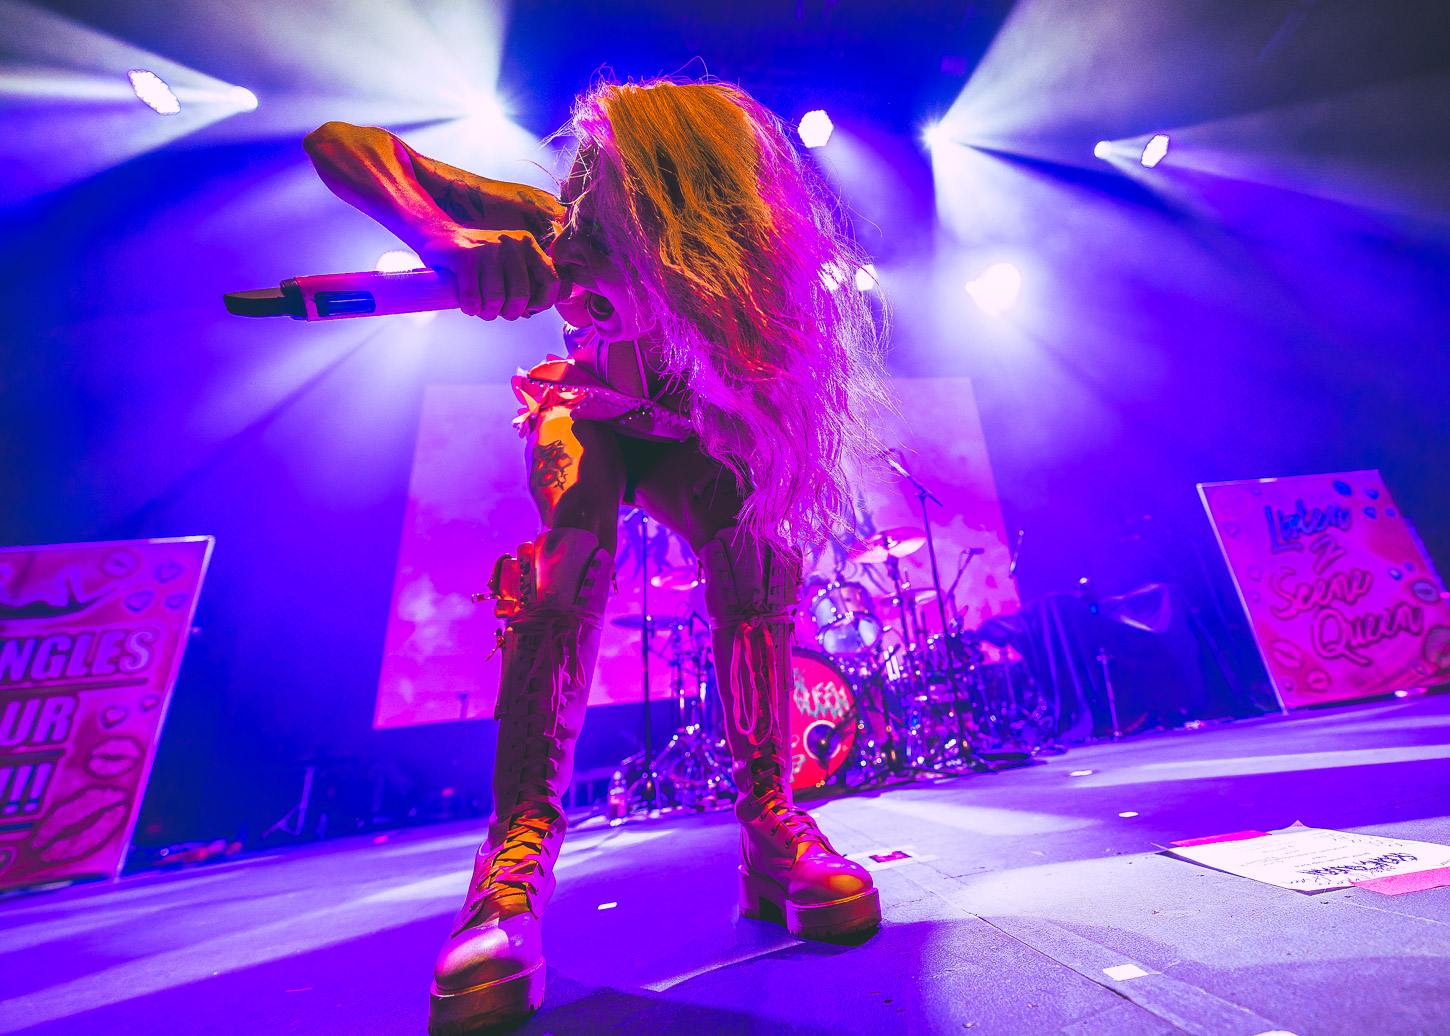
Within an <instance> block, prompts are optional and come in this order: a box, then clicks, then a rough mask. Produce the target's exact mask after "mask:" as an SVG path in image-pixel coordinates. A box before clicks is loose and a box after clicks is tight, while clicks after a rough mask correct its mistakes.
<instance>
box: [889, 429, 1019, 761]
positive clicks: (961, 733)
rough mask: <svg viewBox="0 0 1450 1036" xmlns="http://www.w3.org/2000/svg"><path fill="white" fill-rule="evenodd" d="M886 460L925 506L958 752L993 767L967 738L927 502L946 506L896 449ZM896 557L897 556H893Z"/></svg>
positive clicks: (923, 516)
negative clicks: (901, 459) (918, 477)
mask: <svg viewBox="0 0 1450 1036" xmlns="http://www.w3.org/2000/svg"><path fill="white" fill-rule="evenodd" d="M883 456H884V457H885V458H886V463H887V464H889V465H890V466H891V470H893V471H895V472H896V473H897V474H898V475H900V476H901V477H902V478H904V479H906V481H908V482H910V483H911V484H912V486H913V487H914V488H915V489H916V500H917V503H918V504H920V506H921V527H922V529H924V530H925V531H926V554H927V557H928V558H929V559H930V561H931V585H932V587H933V588H934V589H935V590H936V607H937V614H938V615H939V616H940V617H941V633H942V643H943V644H944V645H945V646H946V652H947V681H948V683H950V685H951V689H952V701H953V703H954V705H955V709H956V714H957V755H958V758H959V759H960V760H961V761H962V762H964V763H965V764H966V765H967V766H968V767H969V768H970V769H972V770H977V771H983V770H988V771H990V770H992V769H994V767H993V766H992V764H991V763H989V762H988V761H987V760H985V759H983V758H982V757H981V756H979V755H978V754H977V753H976V752H975V751H974V750H973V749H972V748H971V746H970V745H969V744H968V742H967V724H966V719H965V717H964V716H963V710H962V687H961V684H960V683H959V682H958V680H957V650H956V643H955V641H954V639H953V637H952V635H951V629H950V628H949V627H948V626H947V605H946V600H945V597H944V595H943V593H942V585H941V572H940V571H939V570H938V568H937V564H936V541H935V538H934V537H933V536H932V531H931V514H930V512H929V511H928V509H927V506H926V502H927V501H928V500H930V501H931V502H932V503H934V504H936V505H937V506H938V507H944V506H946V505H944V504H943V503H942V502H941V501H940V500H938V499H937V498H936V496H935V495H933V493H932V492H931V490H929V489H927V488H926V486H924V485H922V484H921V482H919V481H918V480H917V478H916V476H915V475H913V474H912V473H911V472H910V471H908V470H907V468H906V465H905V464H903V463H902V462H901V461H900V460H899V459H898V458H897V456H896V453H895V451H893V450H887V451H886V453H885V454H884V455H883ZM892 560H893V561H894V560H895V559H894V558H893V559H892Z"/></svg>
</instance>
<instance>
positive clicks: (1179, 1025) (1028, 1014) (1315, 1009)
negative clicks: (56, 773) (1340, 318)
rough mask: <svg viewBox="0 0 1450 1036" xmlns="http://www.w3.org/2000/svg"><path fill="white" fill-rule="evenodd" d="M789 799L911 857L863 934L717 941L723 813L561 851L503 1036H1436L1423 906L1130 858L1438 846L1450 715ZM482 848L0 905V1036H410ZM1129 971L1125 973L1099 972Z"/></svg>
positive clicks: (1361, 709)
mask: <svg viewBox="0 0 1450 1036" xmlns="http://www.w3.org/2000/svg"><path fill="white" fill-rule="evenodd" d="M1073 770H1093V771H1094V773H1093V774H1092V775H1090V776H1086V777H1072V776H1070V775H1069V774H1070V771H1073ZM813 808H814V810H815V812H816V814H817V816H818V817H819V818H820V821H821V826H822V827H823V828H824V829H825V830H826V832H827V833H828V834H829V835H830V836H831V837H832V838H833V839H834V840H835V841H836V845H837V847H838V848H840V849H841V850H842V851H844V852H847V853H858V852H864V851H874V850H881V849H888V850H889V849H902V850H905V851H906V852H908V853H910V854H911V855H912V861H911V862H905V863H901V864H898V865H896V866H892V867H889V868H888V869H884V870H880V871H878V872H877V875H876V877H877V883H878V885H879V887H880V889H881V898H882V905H883V908H884V910H885V915H886V922H885V925H884V927H883V928H882V929H881V930H880V931H879V932H878V933H877V934H875V935H874V936H873V937H871V938H870V939H869V940H867V941H866V942H865V943H864V944H862V945H859V946H854V947H841V946H831V945H822V944H813V943H805V942H801V941H799V940H795V939H792V938H790V937H789V936H787V935H786V934H785V932H784V931H783V930H782V929H780V928H777V927H774V926H772V925H768V924H764V923H761V922H755V921H742V920H741V919H740V918H739V917H738V916H737V911H736V905H735V877H734V867H735V861H734V853H735V837H736V836H735V831H734V828H733V821H732V819H731V817H730V815H729V814H728V813H724V814H714V815H710V816H703V817H701V816H694V817H676V818H669V819H663V820H657V821H649V822H644V823H638V824H630V825H626V826H624V827H620V828H614V829H610V828H593V829H581V830H578V831H576V832H575V833H573V834H571V836H570V840H569V843H568V845H566V847H565V851H564V856H563V859H562V861H561V865H560V866H561V869H560V875H559V879H560V883H559V891H558V894H557V896H556V897H555V900H554V903H553V905H552V907H551V908H550V911H549V914H548V927H547V929H546V947H547V952H548V957H549V979H548V981H549V990H548V998H547V1000H546V1001H545V1005H544V1009H543V1011H541V1012H540V1013H539V1014H538V1015H537V1016H536V1017H535V1018H534V1019H533V1020H532V1021H531V1022H529V1023H528V1024H527V1025H526V1026H524V1028H523V1029H522V1030H521V1031H522V1032H524V1033H529V1034H545V1033H551V1034H554V1036H565V1034H570V1033H581V1034H582V1033H589V1034H599V1033H664V1032H668V1033H680V1034H690V1033H737V1032H738V1033H747V1032H748V1033H879V1032H912V1033H915V1032H920V1033H965V1032H971V1033H973V1034H976V1033H1004V1034H1019V1033H1069V1034H1073V1036H1099V1034H1101V1036H1140V1034H1149V1033H1168V1032H1176V1031H1180V1030H1181V1031H1185V1032H1190V1033H1213V1034H1218V1033H1224V1034H1243V1036H1249V1034H1255V1033H1265V1032H1270V1031H1274V1030H1283V1031H1287V1032H1290V1033H1297V1034H1299V1036H1323V1034H1333V1033H1345V1034H1351V1033H1352V1034H1356V1036H1359V1034H1365V1033H1450V961H1447V957H1450V889H1436V890H1430V891H1425V892H1415V893H1410V894H1408V895H1403V896H1395V897H1389V896H1382V895H1378V894H1376V893H1373V892H1368V891H1363V890H1359V889H1355V890H1351V891H1336V892H1328V893H1322V894H1318V895H1313V896H1310V895H1304V894H1300V893H1295V892H1287V891H1282V890H1280V889H1277V888H1274V887H1271V886H1268V885H1263V884H1259V883H1256V882H1253V881H1249V880H1246V879H1242V878H1237V877H1233V876H1231V875H1228V874H1224V873H1221V872H1218V871H1212V870H1208V869H1205V868H1202V867H1198V866H1195V865H1193V864H1191V863H1187V862H1184V861H1181V860H1177V859H1173V858H1170V857H1167V856H1164V855H1161V854H1160V853H1159V852H1158V851H1157V850H1158V847H1161V846H1164V845H1166V844H1167V843H1168V842H1169V841H1171V840H1174V839H1181V838H1190V837H1195V836H1201V835H1210V834H1218V833H1223V832H1228V831H1237V830H1243V829H1251V828H1257V829H1260V830H1264V829H1268V828H1274V827H1282V826H1285V825H1287V824H1290V823H1292V822H1293V821H1295V820H1301V821H1303V822H1305V823H1306V824H1310V825H1313V826H1320V827H1333V828H1341V829H1352V830H1356V831H1364V832H1370V833H1375V834H1391V835H1400V836H1404V837H1408V838H1417V839H1423V840H1426V841H1435V842H1443V843H1450V695H1434V696H1425V697H1419V698H1411V699H1405V700H1402V701H1395V702H1392V703H1389V704H1376V705H1369V706H1358V707H1351V708H1343V709H1337V710H1334V711H1329V712H1320V713H1316V714H1306V715H1296V716H1293V717H1290V718H1283V717H1278V716H1274V717H1265V718H1262V719H1256V720H1250V721H1244V722H1238V723H1234V724H1230V725H1223V726H1214V727H1210V728H1208V729H1205V730H1201V731H1197V732H1186V731H1182V732H1173V733H1166V734H1155V735H1147V736H1143V737H1138V738H1134V739H1132V740H1130V741H1128V742H1124V743H1122V744H1101V745H1095V746H1091V747H1085V748H1077V749H1074V750H1072V751H1071V752H1068V753H1067V754H1065V755H1061V756H1056V757H1049V758H1047V759H1046V760H1045V761H1042V762H1040V763H1039V764H1037V765H1035V766H1033V767H1031V768H1026V769H1019V770H1013V771H1007V772H1003V773H999V774H994V775H989V776H974V777H966V778H958V779H954V780H949V781H941V782H937V783H932V784H916V785H911V786H905V787H898V788H894V789H891V790H888V791H884V792H879V793H872V794H867V795H859V796H855V797H852V798H845V799H837V800H832V801H829V802H825V803H822V804H820V805H819V806H816V807H813ZM1129 811H1132V812H1135V813H1136V814H1137V815H1136V816H1133V817H1128V818H1124V817H1121V816H1120V815H1119V814H1120V813H1123V812H1129ZM481 827H482V825H481V824H478V823H470V824H467V825H462V824H457V825H449V826H442V827H433V828H424V829H414V830H411V831H407V832H402V833H397V834H393V835H389V836H387V837H386V838H381V839H374V838H373V837H363V838H353V839H345V840H339V841H334V842H329V843H326V844H323V845H317V846H310V847H304V848H299V849H294V850H289V851H286V852H278V853H270V854H257V855H254V856H251V857H246V858H241V859H237V860H234V861H231V862H227V863H223V864H217V865H213V866H207V867H202V868H199V869H196V870H194V871H189V872H185V873H180V874H151V875H142V876H137V877H132V878H127V879H125V880H123V881H121V882H119V883H116V884H110V885H99V884H97V885H90V886H84V887H76V888H71V889H65V890H60V891H54V892H46V893H36V894H32V895H25V896H19V897H13V898H9V899H7V900H6V901H4V902H0V995H3V996H4V998H5V999H4V1001H3V1003H0V1031H4V1032H13V1031H24V1032H28V1033H36V1034H39V1033H46V1034H60V1033H79V1032H87V1033H106V1034H108V1036H121V1034H131V1033H135V1034H148V1036H150V1034H156V1033H259V1034H260V1033H266V1034H279V1033H302V1034H329V1036H331V1034H337V1033H421V1032H422V1031H423V1027H424V1018H425V1015H426V1005H427V988H428V980H429V971H430V967H431V965H432V961H433V955H434V953H435V951H436V950H437V947H438V944H439V943H440V942H441V940H442V939H443V937H444V936H445V934H446V933H447V930H448V928H449V925H450V922H451V919H452V916H453V913H454V911H455V909H456V908H457V905H458V903H459V902H460V901H461V898H462V892H463V888H464V886H465V884H466V882H467V879H468V876H469V865H470V862H471V858H472V853H473V848H474V845H475V844H476V842H477V841H478V839H479V837H480V830H481ZM1127 963H1134V964H1137V965H1138V966H1139V967H1141V968H1142V969H1144V970H1145V971H1148V972H1150V973H1151V974H1149V975H1147V976H1145V977H1141V978H1136V979H1132V980H1128V981H1113V980H1112V979H1110V978H1108V977H1107V976H1106V975H1105V974H1104V972H1103V969H1104V968H1107V967H1112V966H1114V965H1119V964H1127Z"/></svg>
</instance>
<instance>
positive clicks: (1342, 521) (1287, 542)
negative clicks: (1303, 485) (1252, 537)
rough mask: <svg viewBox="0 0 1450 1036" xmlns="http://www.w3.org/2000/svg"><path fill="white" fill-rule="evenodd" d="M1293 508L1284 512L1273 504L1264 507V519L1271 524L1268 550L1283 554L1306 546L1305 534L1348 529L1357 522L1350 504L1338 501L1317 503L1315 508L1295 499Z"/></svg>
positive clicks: (1315, 534) (1346, 530)
mask: <svg viewBox="0 0 1450 1036" xmlns="http://www.w3.org/2000/svg"><path fill="white" fill-rule="evenodd" d="M1296 504H1297V506H1296V507H1295V508H1294V510H1292V511H1290V512H1288V513H1285V512H1283V511H1277V510H1275V509H1274V508H1272V507H1269V506H1267V505H1266V506H1265V507H1264V520H1265V521H1266V522H1268V524H1269V550H1270V551H1272V552H1273V553H1275V554H1282V553H1283V552H1284V551H1286V550H1303V549H1304V544H1303V542H1301V540H1302V537H1305V536H1317V535H1318V534H1319V533H1321V532H1324V531H1326V530H1327V529H1331V528H1334V529H1339V530H1341V531H1342V532H1348V531H1349V527H1350V525H1351V524H1353V522H1354V515H1353V514H1352V513H1351V512H1350V510H1349V508H1347V507H1342V506H1341V505H1339V504H1330V505H1329V506H1328V507H1316V508H1313V509H1312V510H1311V509H1310V508H1309V507H1307V506H1305V504H1304V501H1303V500H1298V501H1296Z"/></svg>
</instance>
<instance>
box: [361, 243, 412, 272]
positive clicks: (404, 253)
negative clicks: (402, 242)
mask: <svg viewBox="0 0 1450 1036" xmlns="http://www.w3.org/2000/svg"><path fill="white" fill-rule="evenodd" d="M373 269H374V270H377V271H378V273H402V272H403V271H404V270H421V269H423V260H421V259H419V258H418V255H417V253H416V252H410V251H408V250H407V249H406V248H393V249H389V250H388V251H386V252H384V253H383V254H382V255H380V256H378V261H377V262H376V263H374V264H373Z"/></svg>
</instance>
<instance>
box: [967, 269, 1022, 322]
mask: <svg viewBox="0 0 1450 1036" xmlns="http://www.w3.org/2000/svg"><path fill="white" fill-rule="evenodd" d="M966 289H967V294H968V295H970V296H971V297H972V301H973V302H975V303H976V304H977V305H978V306H979V307H980V308H981V310H982V312H983V313H986V314H987V315H988V316H993V317H999V316H1001V315H1002V314H1003V313H1005V312H1007V310H1009V309H1011V308H1012V307H1013V306H1014V305H1016V304H1017V296H1018V294H1020V293H1021V291H1022V273H1021V271H1019V270H1018V269H1017V267H1015V266H1013V265H1012V264H1011V263H993V264H992V265H991V266H989V267H987V268H986V269H985V270H983V271H982V272H981V273H980V274H978V275H977V277H976V278H975V279H974V280H970V281H967V283H966Z"/></svg>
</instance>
